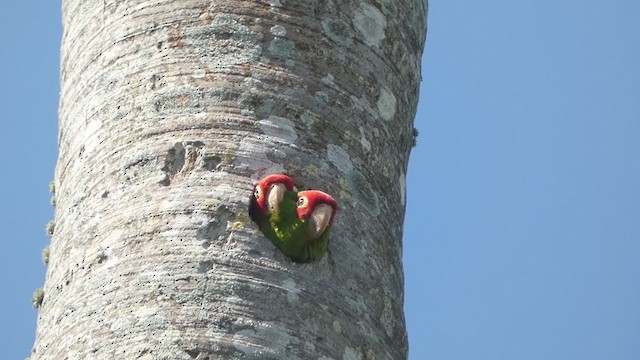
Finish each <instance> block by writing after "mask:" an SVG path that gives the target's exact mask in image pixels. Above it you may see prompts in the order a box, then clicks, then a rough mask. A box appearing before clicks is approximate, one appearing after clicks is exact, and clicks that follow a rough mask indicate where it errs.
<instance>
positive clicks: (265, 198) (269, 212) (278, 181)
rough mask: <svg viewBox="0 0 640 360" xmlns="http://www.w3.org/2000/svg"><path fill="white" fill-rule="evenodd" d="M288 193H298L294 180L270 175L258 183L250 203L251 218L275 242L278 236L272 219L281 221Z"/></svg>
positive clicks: (279, 175)
mask: <svg viewBox="0 0 640 360" xmlns="http://www.w3.org/2000/svg"><path fill="white" fill-rule="evenodd" d="M286 192H292V193H294V194H295V193H296V192H295V187H294V185H293V180H291V178H290V177H288V176H287V175H285V174H275V175H269V176H266V177H264V178H262V179H260V181H258V184H257V185H256V186H255V188H254V191H253V194H252V195H251V201H250V202H249V216H250V217H251V219H252V220H253V221H254V222H255V223H256V224H258V227H259V228H260V231H262V233H263V234H264V235H265V236H266V237H268V238H269V239H270V240H271V241H273V242H275V241H276V234H275V233H274V231H273V226H272V225H271V223H272V217H277V218H278V219H280V216H278V214H279V212H280V204H281V203H282V199H283V197H284V194H285V193H286ZM278 221H280V220H278Z"/></svg>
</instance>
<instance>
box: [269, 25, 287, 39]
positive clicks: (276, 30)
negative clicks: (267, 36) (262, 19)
mask: <svg viewBox="0 0 640 360" xmlns="http://www.w3.org/2000/svg"><path fill="white" fill-rule="evenodd" d="M270 31H271V33H272V34H273V35H275V36H285V35H287V29H286V28H285V27H284V26H282V25H274V26H273V27H272V28H271V29H270Z"/></svg>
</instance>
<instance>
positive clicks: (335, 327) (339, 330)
mask: <svg viewBox="0 0 640 360" xmlns="http://www.w3.org/2000/svg"><path fill="white" fill-rule="evenodd" d="M333 330H334V331H335V332H337V333H338V334H341V333H342V325H340V321H338V320H333Z"/></svg>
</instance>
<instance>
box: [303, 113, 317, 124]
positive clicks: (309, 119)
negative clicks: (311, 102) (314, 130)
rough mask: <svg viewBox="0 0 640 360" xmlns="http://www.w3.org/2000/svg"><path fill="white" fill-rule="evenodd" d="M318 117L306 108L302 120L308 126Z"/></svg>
mask: <svg viewBox="0 0 640 360" xmlns="http://www.w3.org/2000/svg"><path fill="white" fill-rule="evenodd" d="M317 119H318V117H317V116H316V115H315V114H314V113H312V112H310V111H309V110H306V111H305V112H304V113H303V114H302V115H300V120H302V122H303V123H304V124H305V125H306V126H311V125H313V123H315V122H316V121H317Z"/></svg>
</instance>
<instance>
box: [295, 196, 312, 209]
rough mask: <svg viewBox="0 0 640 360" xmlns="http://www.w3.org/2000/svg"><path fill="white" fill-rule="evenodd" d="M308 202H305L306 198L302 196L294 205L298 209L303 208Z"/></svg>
mask: <svg viewBox="0 0 640 360" xmlns="http://www.w3.org/2000/svg"><path fill="white" fill-rule="evenodd" d="M308 201H309V200H307V198H306V197H304V196H303V197H299V198H298V202H297V203H296V205H298V207H304V206H306V205H307V202H308Z"/></svg>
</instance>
